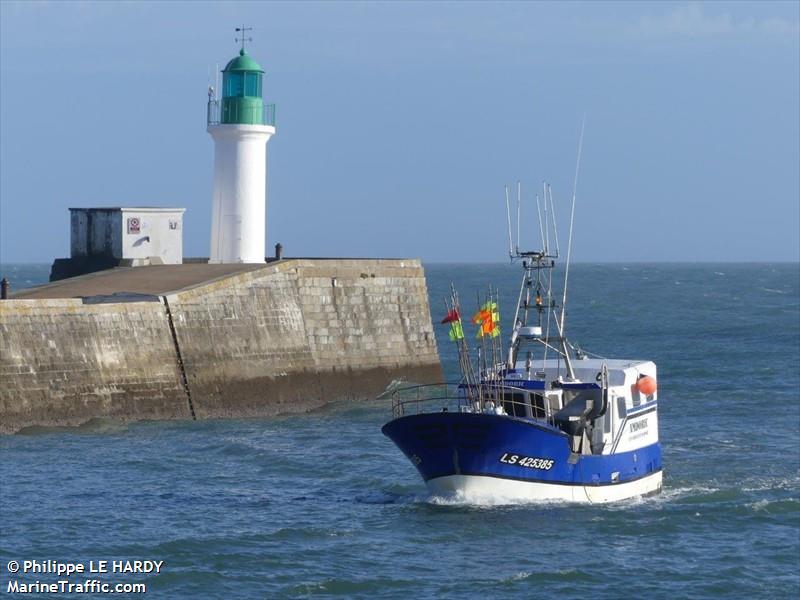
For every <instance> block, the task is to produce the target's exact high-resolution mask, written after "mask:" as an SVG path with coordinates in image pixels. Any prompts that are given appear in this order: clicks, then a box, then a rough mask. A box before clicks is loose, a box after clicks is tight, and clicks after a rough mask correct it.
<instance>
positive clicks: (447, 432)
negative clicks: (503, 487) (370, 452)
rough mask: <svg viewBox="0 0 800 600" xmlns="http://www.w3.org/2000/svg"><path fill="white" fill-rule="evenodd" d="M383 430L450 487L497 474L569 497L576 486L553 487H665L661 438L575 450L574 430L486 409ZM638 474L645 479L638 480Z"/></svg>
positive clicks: (429, 478)
mask: <svg viewBox="0 0 800 600" xmlns="http://www.w3.org/2000/svg"><path fill="white" fill-rule="evenodd" d="M382 431H383V433H384V434H385V435H386V436H387V437H389V438H390V439H391V440H392V441H393V442H394V443H395V444H396V445H397V446H398V447H399V448H400V450H402V451H403V453H404V454H405V455H406V456H407V457H408V458H409V460H411V462H412V464H414V465H415V466H416V468H417V470H418V471H419V472H420V475H422V478H423V479H424V480H425V481H426V482H428V483H429V487H431V488H432V489H436V485H433V486H432V485H430V484H431V483H432V482H434V483H435V482H437V481H438V482H443V481H446V482H449V483H448V484H447V486H446V487H447V489H450V488H453V489H457V488H458V486H459V485H461V484H459V483H458V482H468V481H473V480H475V479H474V478H480V480H481V481H490V480H488V479H487V478H495V479H497V480H506V481H517V482H522V483H529V484H543V485H544V487H545V488H546V489H550V490H551V491H550V492H548V493H549V494H550V495H551V496H554V497H568V498H569V494H568V493H567V494H566V496H565V493H561V492H559V493H554V492H552V488H553V486H575V487H580V488H584V487H588V488H591V487H606V486H609V487H612V486H627V487H626V490H630V492H628V491H625V492H623V491H621V490H619V491H617V492H610V493H607V494H605V495H604V496H603V498H609V499H616V498H618V497H628V496H630V495H640V494H642V493H652V492H653V491H657V490H658V489H660V487H661V444H660V443H655V444H651V445H649V446H644V447H642V448H639V449H637V450H634V451H631V452H622V453H617V454H610V455H573V454H572V453H571V452H570V445H569V437H568V436H567V434H565V433H564V432H562V431H560V430H558V429H556V428H554V427H550V426H548V425H546V424H541V423H536V422H532V421H528V420H525V419H519V418H512V417H508V416H499V415H493V414H482V413H453V412H441V413H425V414H419V415H411V416H404V417H399V418H397V419H394V420H392V421H390V422H389V423H387V424H386V425H384V427H383V429H382ZM645 480H646V481H645ZM637 481H642V483H640V484H639V485H633V484H634V482H637ZM490 485H491V482H490ZM522 487H524V486H522ZM530 487H531V486H528V488H530ZM540 488H542V485H539V486H538V487H537V488H536V490H537V491H535V492H526V494H529V495H531V494H532V495H533V496H537V497H539V496H541V495H542V492H541V489H540ZM531 489H532V488H531ZM545 496H547V494H545Z"/></svg>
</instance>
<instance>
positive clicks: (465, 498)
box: [423, 491, 577, 508]
mask: <svg viewBox="0 0 800 600" xmlns="http://www.w3.org/2000/svg"><path fill="white" fill-rule="evenodd" d="M423 501H424V502H425V503H427V504H433V505H436V506H470V507H474V508H492V507H495V506H527V505H535V506H565V505H574V504H577V503H572V502H566V501H563V500H537V499H519V498H509V497H508V496H503V495H500V494H486V493H481V494H475V493H469V492H464V491H458V492H453V493H451V494H428V495H426V496H425V497H424V500H423Z"/></svg>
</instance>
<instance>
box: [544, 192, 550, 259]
mask: <svg viewBox="0 0 800 600" xmlns="http://www.w3.org/2000/svg"><path fill="white" fill-rule="evenodd" d="M542 194H544V253H545V254H550V221H549V220H548V218H547V183H546V182H544V181H543V182H542Z"/></svg>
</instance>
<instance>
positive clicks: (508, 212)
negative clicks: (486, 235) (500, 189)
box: [506, 186, 514, 259]
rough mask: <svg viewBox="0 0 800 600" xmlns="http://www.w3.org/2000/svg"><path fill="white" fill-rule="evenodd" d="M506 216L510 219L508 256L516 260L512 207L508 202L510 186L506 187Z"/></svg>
mask: <svg viewBox="0 0 800 600" xmlns="http://www.w3.org/2000/svg"><path fill="white" fill-rule="evenodd" d="M506 216H507V217H508V256H509V258H512V259H513V258H514V246H513V244H512V242H511V205H510V204H509V201H508V186H506Z"/></svg>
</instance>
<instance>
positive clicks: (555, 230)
mask: <svg viewBox="0 0 800 600" xmlns="http://www.w3.org/2000/svg"><path fill="white" fill-rule="evenodd" d="M547 191H548V192H549V193H550V215H551V217H552V219H553V236H554V237H555V239H556V258H558V255H559V254H561V249H560V248H559V247H558V227H556V205H555V204H554V203H553V188H552V187H551V186H550V184H549V183H548V184H547Z"/></svg>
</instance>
